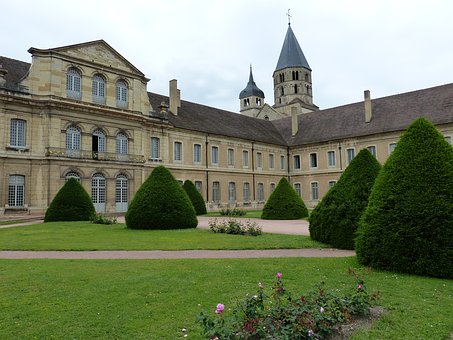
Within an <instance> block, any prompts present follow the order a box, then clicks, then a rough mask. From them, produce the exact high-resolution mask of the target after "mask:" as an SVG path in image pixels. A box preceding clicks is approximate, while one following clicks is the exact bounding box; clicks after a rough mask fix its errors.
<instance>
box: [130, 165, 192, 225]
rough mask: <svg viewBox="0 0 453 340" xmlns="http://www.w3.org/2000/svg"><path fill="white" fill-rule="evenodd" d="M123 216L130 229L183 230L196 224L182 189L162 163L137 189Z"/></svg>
mask: <svg viewBox="0 0 453 340" xmlns="http://www.w3.org/2000/svg"><path fill="white" fill-rule="evenodd" d="M125 217H126V225H127V227H128V228H131V229H186V228H196V227H197V224H198V221H197V216H196V214H195V209H194V207H193V206H192V203H191V202H190V199H189V197H188V196H187V194H186V192H185V191H184V189H183V188H182V187H181V185H179V184H178V182H177V181H176V180H175V178H174V177H173V175H172V174H171V173H170V171H168V170H167V169H166V168H165V167H163V166H158V167H157V168H155V169H154V170H153V172H152V173H151V175H150V176H149V177H148V179H147V180H146V181H145V182H144V183H143V184H142V186H141V187H140V189H138V191H137V193H136V194H135V197H134V199H133V200H132V202H131V204H130V206H129V209H128V210H127V213H126V216H125Z"/></svg>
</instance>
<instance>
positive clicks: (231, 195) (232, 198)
mask: <svg viewBox="0 0 453 340" xmlns="http://www.w3.org/2000/svg"><path fill="white" fill-rule="evenodd" d="M228 201H229V202H230V203H234V202H236V183H234V182H229V183H228Z"/></svg>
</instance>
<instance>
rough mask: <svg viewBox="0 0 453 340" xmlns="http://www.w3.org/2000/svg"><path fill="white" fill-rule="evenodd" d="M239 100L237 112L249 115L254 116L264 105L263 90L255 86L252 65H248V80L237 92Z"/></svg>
mask: <svg viewBox="0 0 453 340" xmlns="http://www.w3.org/2000/svg"><path fill="white" fill-rule="evenodd" d="M239 101H240V111H239V112H241V113H242V114H244V115H247V116H250V117H256V116H257V115H258V113H259V112H260V110H261V108H262V107H263V106H264V92H263V91H261V90H260V89H259V88H258V86H256V84H255V81H254V80H253V73H252V65H250V75H249V82H248V83H247V86H246V87H245V89H243V90H242V91H241V92H240V93H239Z"/></svg>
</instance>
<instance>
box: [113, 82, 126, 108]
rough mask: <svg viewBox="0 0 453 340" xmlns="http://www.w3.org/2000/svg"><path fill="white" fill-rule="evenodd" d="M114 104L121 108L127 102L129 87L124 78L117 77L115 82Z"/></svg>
mask: <svg viewBox="0 0 453 340" xmlns="http://www.w3.org/2000/svg"><path fill="white" fill-rule="evenodd" d="M115 98H116V106H117V107H119V108H122V109H125V108H127V107H128V104H129V87H128V85H127V82H126V81H125V80H124V79H118V80H117V81H116V83H115Z"/></svg>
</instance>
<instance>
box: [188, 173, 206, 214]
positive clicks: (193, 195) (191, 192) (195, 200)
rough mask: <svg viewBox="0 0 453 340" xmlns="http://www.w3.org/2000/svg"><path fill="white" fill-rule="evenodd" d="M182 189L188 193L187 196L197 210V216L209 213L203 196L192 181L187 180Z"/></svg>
mask: <svg viewBox="0 0 453 340" xmlns="http://www.w3.org/2000/svg"><path fill="white" fill-rule="evenodd" d="M182 187H183V189H184V190H185V191H186V194H187V196H189V198H190V201H191V202H192V205H193V207H194V208H195V213H196V214H197V215H204V214H207V213H208V212H207V211H206V204H205V203H204V199H203V196H201V194H200V193H199V192H198V190H197V188H196V187H195V185H194V184H193V183H192V181H190V180H186V181H185V182H184V184H183V186H182Z"/></svg>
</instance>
